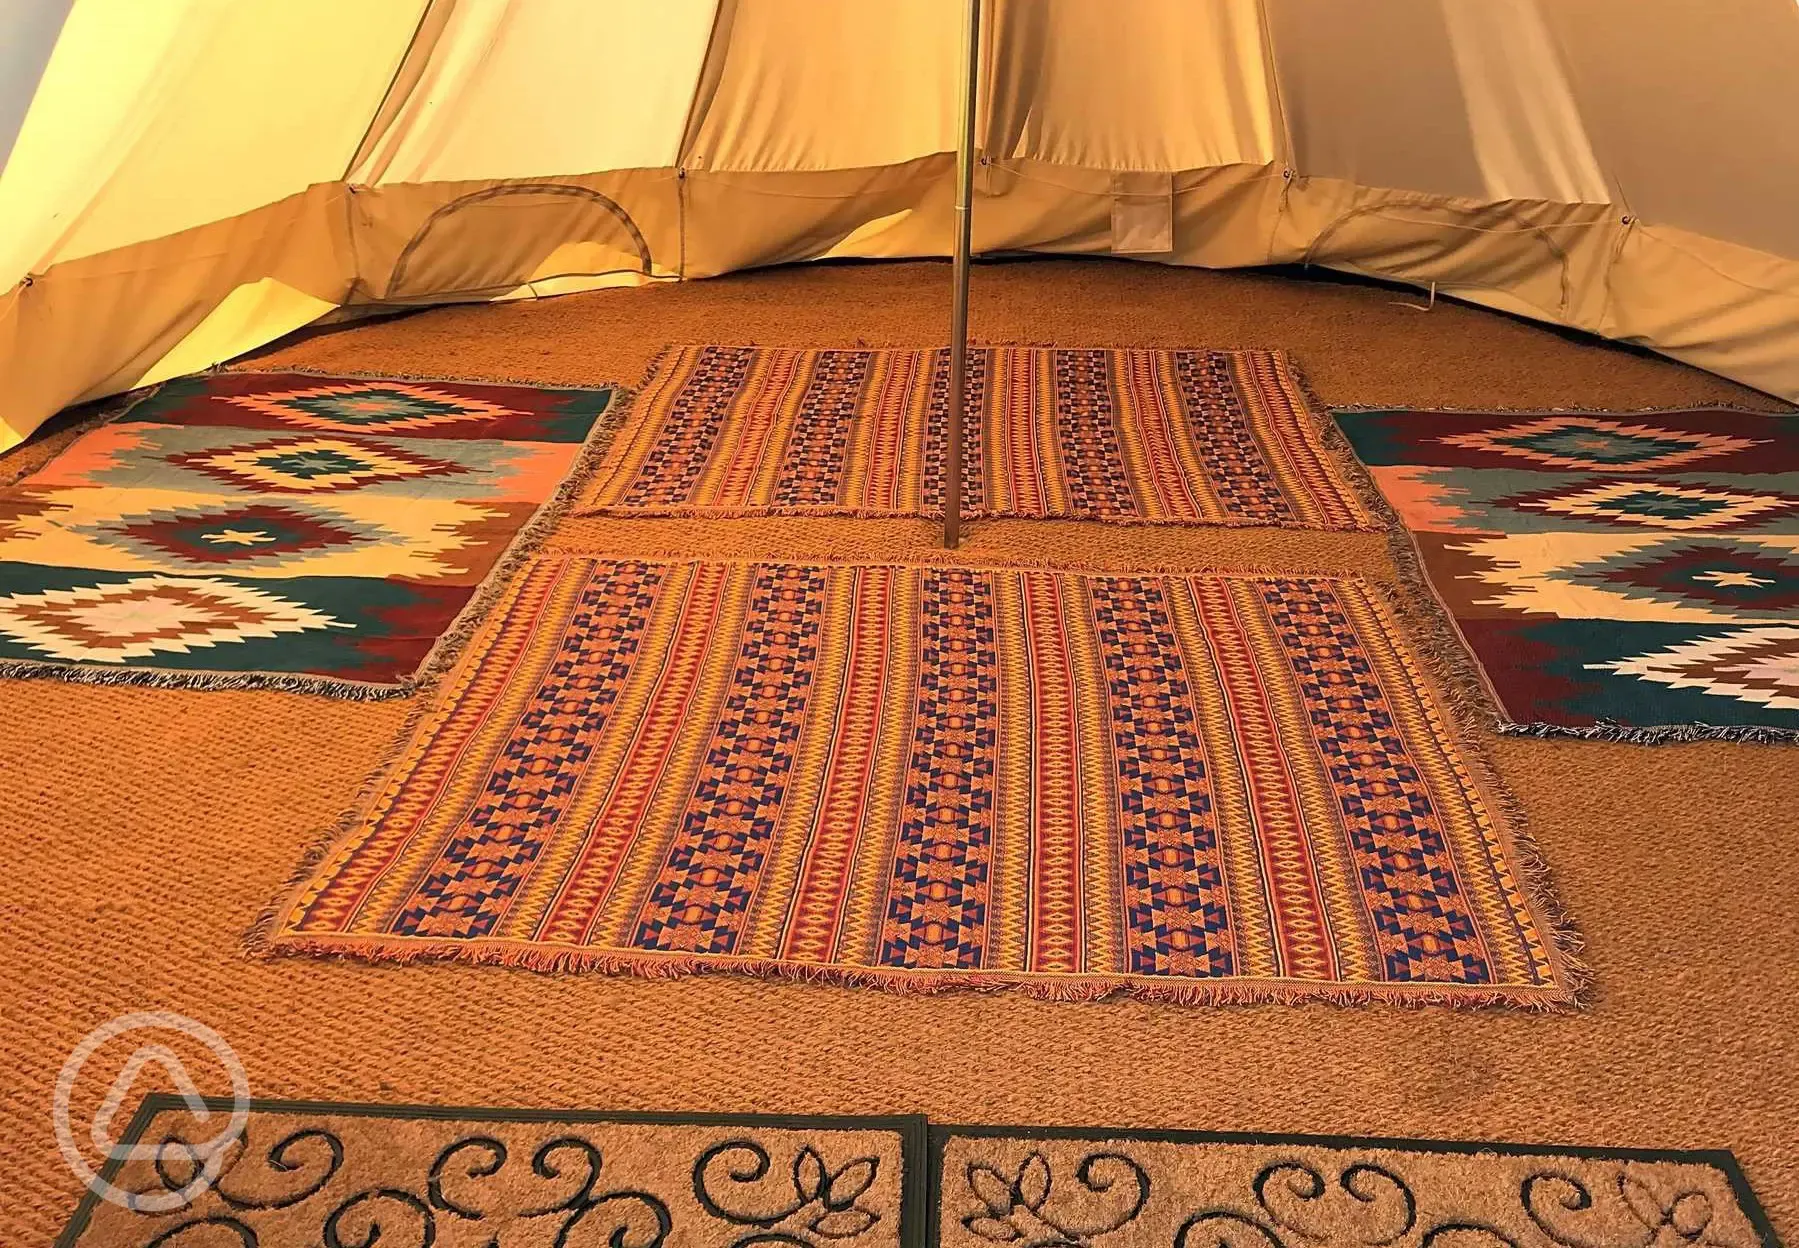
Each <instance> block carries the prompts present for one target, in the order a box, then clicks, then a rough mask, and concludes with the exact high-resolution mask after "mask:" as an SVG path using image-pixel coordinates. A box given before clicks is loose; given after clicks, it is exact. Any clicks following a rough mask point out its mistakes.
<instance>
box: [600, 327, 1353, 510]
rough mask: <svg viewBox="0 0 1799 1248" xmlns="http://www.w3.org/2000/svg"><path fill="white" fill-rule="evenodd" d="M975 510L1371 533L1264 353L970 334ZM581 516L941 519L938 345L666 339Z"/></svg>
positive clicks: (966, 500)
mask: <svg viewBox="0 0 1799 1248" xmlns="http://www.w3.org/2000/svg"><path fill="white" fill-rule="evenodd" d="M968 368H969V378H968V400H967V408H968V419H967V421H966V422H965V430H964V433H965V437H966V458H965V459H964V460H963V465H962V468H963V473H962V475H963V488H962V499H963V508H964V512H965V514H967V515H969V516H971V517H980V516H986V517H999V516H1012V517H1020V518H1024V517H1029V518H1036V519H1042V518H1055V519H1067V520H1093V521H1101V522H1105V523H1111V524H1162V525H1169V524H1173V525H1217V526H1244V527H1267V528H1284V529H1326V530H1335V531H1352V530H1357V529H1362V530H1375V529H1377V528H1378V527H1379V526H1378V525H1377V524H1376V523H1375V522H1374V519H1373V517H1371V516H1370V515H1369V512H1368V509H1367V508H1366V507H1365V506H1364V505H1363V502H1362V500H1361V498H1360V496H1359V495H1358V494H1357V492H1356V491H1355V490H1354V489H1353V488H1352V487H1351V486H1350V485H1349V484H1348V483H1347V482H1346V481H1345V480H1344V479H1343V476H1342V474H1341V472H1340V471H1339V468H1338V464H1337V462H1336V460H1335V457H1333V456H1332V455H1330V454H1329V453H1328V452H1327V451H1326V449H1325V447H1324V442H1323V439H1324V434H1325V431H1326V430H1327V429H1328V428H1329V418H1328V417H1327V416H1325V415H1324V413H1323V412H1322V411H1320V410H1319V409H1318V408H1317V407H1316V406H1315V405H1314V404H1312V403H1311V402H1310V400H1309V399H1308V398H1307V397H1306V393H1305V388H1304V385H1303V383H1302V382H1301V380H1300V377H1299V373H1298V371H1297V370H1296V369H1295V368H1294V366H1293V363H1292V361H1291V360H1289V359H1288V358H1287V357H1286V356H1285V355H1284V354H1282V353H1281V352H1278V351H1166V350H1141V349H1103V348H1081V349H1075V348H1065V347H1058V348H1053V349H1052V348H1041V347H980V348H976V349H975V350H973V351H972V352H970V354H969V363H968ZM639 407H640V413H641V418H640V419H639V420H637V421H636V422H634V425H633V428H632V430H631V433H630V436H629V437H628V438H621V440H620V445H619V453H618V454H617V455H616V456H615V457H614V458H613V460H612V462H611V463H609V464H608V465H607V468H606V471H605V472H604V473H603V474H601V475H600V476H599V477H597V478H596V479H595V483H594V489H593V491H592V495H591V497H588V498H584V499H583V500H582V503H581V507H582V510H583V511H584V513H586V514H593V515H608V516H657V515H661V516H685V517H691V518H696V519H698V518H713V519H716V518H721V517H727V516H768V515H810V516H914V515H923V516H940V515H942V514H943V507H944V490H943V487H944V478H945V475H946V472H945V467H944V460H945V436H946V435H945V428H946V417H947V414H948V411H949V353H948V352H947V351H945V350H937V351H907V350H854V349H852V350H795V349H791V348H785V347H720V346H705V347H678V348H674V349H672V350H670V351H669V352H668V353H667V354H665V355H664V356H663V357H662V359H661V361H660V363H659V364H658V365H657V367H656V368H655V369H654V371H653V373H652V375H651V377H650V380H649V381H648V382H647V383H646V384H645V386H644V389H643V393H642V396H641V397H640V399H639Z"/></svg>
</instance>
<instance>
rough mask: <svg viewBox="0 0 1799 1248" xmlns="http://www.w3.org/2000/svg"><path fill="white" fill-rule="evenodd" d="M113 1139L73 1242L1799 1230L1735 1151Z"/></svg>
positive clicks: (1050, 1141) (899, 1241)
mask: <svg viewBox="0 0 1799 1248" xmlns="http://www.w3.org/2000/svg"><path fill="white" fill-rule="evenodd" d="M199 1109H203V1110H204V1111H205V1114H206V1117H205V1118H204V1119H202V1118H201V1117H200V1114H199V1112H198V1110H199ZM115 1151H116V1152H117V1154H118V1155H117V1156H115V1157H113V1158H112V1159H110V1160H108V1161H107V1162H105V1163H104V1164H103V1165H101V1166H100V1167H99V1168H98V1171H97V1173H96V1175H95V1180H94V1183H93V1184H92V1185H91V1186H90V1190H89V1192H88V1194H87V1195H86V1196H85V1197H84V1198H83V1199H82V1201H81V1203H80V1205H79V1206H78V1207H77V1209H76V1211H75V1213H74V1215H73V1217H72V1218H71V1219H70V1221H69V1223H68V1225H67V1226H66V1227H65V1228H64V1230H63V1232H62V1234H61V1235H59V1236H58V1237H57V1239H56V1248H142V1246H144V1245H170V1246H171V1248H175V1246H178V1245H182V1244H186V1243H189V1242H192V1243H194V1244H214V1243H216V1244H220V1245H226V1244H230V1245H256V1244H263V1245H270V1246H271V1248H274V1246H276V1245H290V1244H292V1245H300V1244H325V1245H335V1246H339V1248H346V1246H348V1245H365V1246H366V1245H373V1244H375V1243H377V1242H379V1243H383V1244H388V1243H391V1244H396V1245H399V1244H413V1245H418V1244H426V1245H442V1246H443V1248H482V1246H486V1248H492V1246H494V1245H501V1244H503V1245H507V1246H508V1248H552V1246H553V1245H554V1246H556V1248H563V1246H567V1248H577V1246H580V1245H594V1246H596V1248H597V1246H598V1245H602V1244H610V1245H612V1248H755V1246H757V1245H785V1246H787V1248H927V1246H930V1248H938V1246H940V1248H989V1246H990V1245H995V1244H999V1245H1010V1246H1012V1248H1023V1246H1024V1245H1031V1244H1035V1245H1039V1246H1044V1248H1047V1246H1049V1245H1060V1246H1062V1248H1169V1246H1170V1245H1173V1246H1174V1248H1204V1246H1210V1245H1221V1246H1223V1248H1235V1246H1238V1245H1241V1246H1242V1248H1301V1246H1302V1245H1343V1246H1345V1248H1598V1246H1600V1245H1614V1244H1616V1245H1644V1246H1648V1245H1679V1244H1690V1245H1702V1246H1704V1248H1779V1241H1778V1240H1777V1239H1776V1237H1775V1234H1774V1230H1773V1227H1772V1225H1771V1224H1770V1222H1769V1220H1768V1216H1767V1213H1766V1211H1765V1210H1764V1209H1763V1208H1762V1206H1761V1204H1760V1202H1759V1201H1758V1200H1757V1198H1756V1195H1755V1192H1754V1190H1753V1189H1752V1188H1751V1187H1750V1185H1749V1183H1748V1181H1747V1179H1746V1178H1745V1177H1744V1175H1743V1172H1742V1168H1741V1166H1740V1165H1739V1164H1738V1162H1737V1159H1736V1158H1735V1156H1733V1155H1732V1154H1731V1153H1730V1152H1728V1151H1726V1150H1722V1149H1707V1150H1676V1149H1633V1148H1593V1147H1578V1146H1562V1145H1540V1144H1517V1143H1498V1142H1484V1141H1443V1140H1406V1139H1379V1138H1366V1137H1356V1136H1303V1135H1265V1134H1256V1135H1246V1134H1231V1133H1223V1132H1212V1131H1182V1130H1163V1131H1143V1130H1129V1129H1113V1130H1108V1129H1097V1128H1078V1127H1075V1128H1069V1127H998V1126H939V1125H936V1124H934V1123H928V1122H927V1121H926V1120H925V1119H924V1118H923V1117H920V1116H917V1115H908V1116H889V1117H853V1118H852V1117H817V1116H787V1115H769V1114H757V1115H750V1114H703V1113H701V1114H654V1113H605V1112H593V1111H583V1110H537V1109H490V1108H455V1107H450V1106H436V1105H367V1104H348V1103H341V1102H305V1101H273V1100H249V1101H247V1102H244V1103H241V1104H239V1103H234V1102H233V1101H231V1100H230V1099H229V1098H223V1097H202V1098H196V1099H195V1100H194V1101H191V1102H190V1101H189V1100H187V1099H186V1098H183V1097H178V1096H175V1095H172V1094H170V1093H166V1092H156V1093H152V1094H151V1095H150V1096H148V1097H146V1098H145V1099H144V1101H143V1102H142V1103H141V1104H140V1105H139V1107H138V1109H137V1111H136V1113H135V1114H134V1115H133V1116H132V1118H131V1121H130V1122H129V1123H128V1124H127V1125H126V1127H125V1129H124V1131H123V1132H122V1133H121V1137H120V1140H119V1144H118V1146H117V1149H116V1150H115Z"/></svg>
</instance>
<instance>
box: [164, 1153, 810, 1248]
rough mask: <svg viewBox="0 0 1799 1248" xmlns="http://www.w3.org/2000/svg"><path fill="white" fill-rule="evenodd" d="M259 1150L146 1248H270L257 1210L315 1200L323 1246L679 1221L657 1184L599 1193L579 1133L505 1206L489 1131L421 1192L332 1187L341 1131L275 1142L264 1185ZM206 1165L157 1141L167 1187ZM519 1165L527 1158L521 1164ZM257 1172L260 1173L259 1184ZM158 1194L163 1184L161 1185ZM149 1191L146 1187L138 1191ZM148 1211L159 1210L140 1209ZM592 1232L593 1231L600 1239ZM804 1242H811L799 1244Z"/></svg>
mask: <svg viewBox="0 0 1799 1248" xmlns="http://www.w3.org/2000/svg"><path fill="white" fill-rule="evenodd" d="M252 1155H253V1150H252V1148H251V1146H250V1142H249V1138H248V1133H246V1135H245V1138H244V1140H243V1142H242V1143H241V1144H240V1145H238V1146H237V1147H236V1149H235V1152H234V1155H233V1156H232V1157H231V1158H230V1159H229V1160H228V1162H227V1163H226V1165H225V1167H224V1168H223V1170H222V1171H221V1173H220V1175H219V1177H218V1178H217V1179H216V1180H214V1182H213V1183H212V1184H211V1186H210V1188H209V1189H208V1192H209V1193H210V1195H205V1194H203V1195H202V1197H201V1198H200V1199H206V1200H210V1199H215V1198H216V1202H217V1205H222V1206H223V1209H218V1208H217V1206H216V1205H215V1206H214V1210H213V1211H210V1212H207V1213H205V1214H204V1215H201V1216H196V1215H195V1214H194V1209H193V1206H190V1207H189V1209H188V1210H186V1211H184V1212H183V1213H181V1214H170V1215H168V1218H169V1219H170V1220H171V1221H170V1224H169V1225H166V1226H164V1227H162V1228H161V1229H160V1230H159V1231H158V1232H157V1234H156V1235H155V1237H154V1238H153V1239H151V1240H150V1241H149V1242H148V1244H147V1245H146V1248H165V1246H166V1248H189V1246H190V1245H191V1246H192V1248H221V1246H222V1248H232V1246H233V1245H234V1244H241V1245H242V1246H243V1248H261V1241H260V1237H259V1235H258V1232H257V1229H256V1226H255V1222H256V1215H258V1214H262V1213H269V1212H273V1211H276V1210H284V1209H289V1208H292V1207H294V1206H297V1205H301V1204H303V1203H305V1202H308V1201H313V1200H314V1198H320V1199H318V1200H317V1202H316V1203H317V1205H318V1209H319V1216H320V1218H321V1219H322V1220H321V1222H320V1223H319V1231H318V1237H319V1238H318V1241H317V1242H319V1243H321V1244H322V1245H323V1248H375V1245H377V1244H379V1245H381V1246H382V1248H432V1245H434V1244H435V1243H436V1242H437V1239H438V1235H439V1231H440V1228H441V1227H442V1226H444V1225H445V1224H446V1223H447V1222H458V1223H466V1222H472V1223H486V1224H487V1225H488V1226H491V1227H492V1228H493V1230H494V1232H495V1242H497V1239H498V1232H499V1231H500V1230H501V1229H503V1228H504V1226H505V1225H507V1224H508V1223H511V1222H513V1221H514V1220H519V1221H525V1220H532V1219H538V1218H560V1219H561V1221H560V1225H557V1224H555V1223H552V1225H554V1226H555V1227H556V1229H555V1234H554V1238H553V1239H552V1240H551V1242H552V1243H553V1244H554V1245H556V1248H564V1246H565V1245H567V1244H568V1243H569V1242H570V1238H571V1236H573V1235H574V1233H575V1231H576V1230H577V1228H580V1229H581V1232H582V1242H593V1243H602V1242H603V1243H605V1244H607V1245H609V1248H663V1244H664V1243H665V1241H666V1240H667V1239H668V1236H669V1232H670V1231H671V1230H672V1229H673V1225H674V1220H673V1217H672V1215H671V1214H670V1212H669V1208H668V1206H667V1204H665V1203H664V1202H663V1201H662V1200H661V1199H659V1198H658V1197H656V1196H655V1195H653V1194H652V1193H650V1192H647V1191H643V1190H640V1189H638V1188H634V1187H629V1186H624V1187H619V1188H615V1189H612V1190H606V1191H601V1190H599V1189H600V1187H601V1171H602V1167H603V1165H604V1158H603V1156H602V1154H601V1152H600V1149H599V1148H598V1147H597V1146H595V1145H594V1144H592V1143H591V1142H589V1141H588V1140H586V1139H584V1138H582V1137H581V1136H579V1135H572V1134H569V1135H559V1136H556V1137H555V1138H553V1139H550V1140H546V1141H544V1142H543V1143H542V1144H539V1145H538V1146H537V1147H536V1149H535V1150H533V1152H532V1154H531V1159H530V1162H529V1166H530V1170H531V1173H532V1174H533V1175H535V1176H536V1177H537V1178H538V1179H540V1180H543V1181H544V1182H545V1183H548V1184H553V1185H556V1186H555V1187H554V1188H553V1189H552V1190H551V1192H550V1193H549V1199H548V1200H547V1202H545V1201H540V1202H539V1203H537V1204H534V1205H532V1206H530V1207H527V1208H524V1209H517V1210H512V1209H503V1208H499V1207H495V1206H493V1205H492V1204H491V1203H490V1202H489V1201H488V1200H486V1199H484V1183H483V1181H484V1180H488V1179H492V1178H494V1177H495V1176H496V1175H499V1174H500V1173H501V1172H502V1171H503V1170H505V1169H506V1167H507V1166H508V1164H509V1163H510V1162H511V1160H512V1159H511V1157H510V1154H509V1150H508V1149H507V1147H506V1144H505V1143H504V1142H503V1141H502V1140H500V1139H498V1138H496V1137H494V1136H491V1135H485V1134H467V1135H462V1136H459V1137H458V1138H456V1139H455V1140H453V1141H452V1142H450V1143H449V1144H447V1145H445V1146H443V1147H442V1148H440V1149H439V1150H438V1151H437V1153H436V1155H435V1157H434V1159H433V1161H432V1163H431V1166H430V1169H429V1170H428V1172H427V1173H426V1175H425V1179H424V1183H423V1186H422V1189H419V1190H413V1189H408V1188H406V1187H401V1186H393V1185H385V1184H384V1185H382V1186H375V1187H367V1188H363V1189H361V1190H357V1191H352V1192H349V1193H347V1194H346V1193H344V1192H343V1191H341V1190H340V1191H337V1192H333V1193H327V1194H324V1195H323V1196H322V1197H321V1194H322V1193H325V1188H326V1187H327V1186H328V1185H329V1184H330V1183H331V1180H332V1179H334V1178H336V1177H337V1175H338V1173H339V1172H340V1171H341V1170H342V1169H343V1165H344V1159H345V1148H344V1143H343V1140H342V1139H341V1138H340V1137H339V1136H338V1135H336V1134H335V1133H334V1132H331V1131H329V1130H326V1129H324V1128H321V1127H305V1128H301V1129H299V1130H296V1131H292V1132H289V1133H288V1134H287V1135H284V1136H282V1137H281V1138H280V1139H279V1140H277V1141H276V1142H275V1143H274V1144H273V1145H272V1146H270V1148H269V1149H268V1151H267V1152H266V1153H265V1154H262V1156H261V1161H260V1163H259V1164H261V1165H263V1166H265V1167H266V1169H267V1170H268V1172H269V1174H270V1175H272V1176H275V1178H276V1179H277V1180H278V1182H277V1183H276V1184H275V1185H274V1186H275V1187H276V1189H277V1190H275V1191H273V1192H265V1191H263V1190H262V1189H263V1188H265V1187H267V1186H269V1183H268V1179H267V1176H257V1175H252V1174H250V1173H249V1171H250V1169H251V1166H250V1164H249V1163H248V1162H247V1161H246V1159H247V1158H249V1157H251V1156H252ZM203 1164H204V1161H203V1159H202V1157H201V1155H200V1152H199V1150H198V1149H197V1148H196V1147H195V1146H194V1145H193V1144H191V1143H190V1142H188V1141H187V1140H185V1139H183V1138H181V1137H180V1136H177V1135H170V1136H167V1137H165V1138H164V1139H163V1141H162V1142H161V1143H160V1144H159V1145H158V1146H157V1149H156V1156H155V1157H154V1159H153V1162H152V1165H153V1169H154V1172H155V1175H156V1180H157V1182H158V1183H159V1184H160V1185H161V1186H162V1188H163V1189H164V1190H165V1191H168V1192H178V1191H181V1190H182V1189H183V1188H184V1187H185V1186H186V1185H187V1184H189V1183H191V1182H192V1181H193V1180H194V1179H195V1178H196V1177H197V1176H198V1174H199V1172H200V1168H201V1167H202V1165H203ZM517 1164H524V1163H522V1162H520V1163H517ZM252 1179H258V1180H260V1181H257V1182H254V1183H252V1182H250V1180H252ZM152 1190H153V1189H152ZM147 1194H149V1193H148V1192H147V1191H146V1192H143V1193H140V1195H147ZM138 1212H140V1214H142V1213H147V1212H149V1211H146V1210H140V1211H138ZM590 1237H591V1238H590ZM796 1242H804V1241H796Z"/></svg>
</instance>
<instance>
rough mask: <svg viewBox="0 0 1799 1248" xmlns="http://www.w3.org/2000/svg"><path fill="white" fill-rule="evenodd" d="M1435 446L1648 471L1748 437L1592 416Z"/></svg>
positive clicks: (1549, 420) (1725, 449)
mask: <svg viewBox="0 0 1799 1248" xmlns="http://www.w3.org/2000/svg"><path fill="white" fill-rule="evenodd" d="M1438 441H1440V442H1442V443H1443V444H1444V445H1446V446H1454V447H1460V448H1462V449H1463V450H1474V451H1491V452H1494V453H1496V454H1499V455H1510V456H1514V457H1518V458H1522V459H1528V460H1532V461H1534V462H1536V463H1539V464H1543V465H1544V466H1546V467H1550V468H1573V469H1580V470H1598V469H1610V470H1612V471H1615V472H1652V471H1658V470H1663V469H1668V468H1674V467H1677V466H1679V465H1681V464H1690V463H1692V462H1694V461H1695V460H1701V459H1710V458H1712V457H1714V456H1718V455H1728V454H1733V453H1735V452H1737V451H1744V450H1748V449H1749V448H1750V447H1752V446H1756V445H1758V442H1757V441H1755V440H1752V439H1749V438H1737V437H1730V436H1727V435H1723V434H1712V433H1700V432H1698V431H1696V430H1688V429H1668V428H1664V427H1661V426H1658V425H1648V424H1626V423H1624V422H1623V421H1618V420H1605V419H1603V418H1600V417H1596V416H1572V415H1557V416H1544V417H1541V418H1539V419H1536V420H1528V421H1524V422H1521V423H1519V424H1515V425H1506V426H1505V427H1504V428H1501V429H1481V430H1477V431H1475V432H1473V433H1455V434H1447V435H1445V436H1444V437H1442V438H1439V439H1438Z"/></svg>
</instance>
